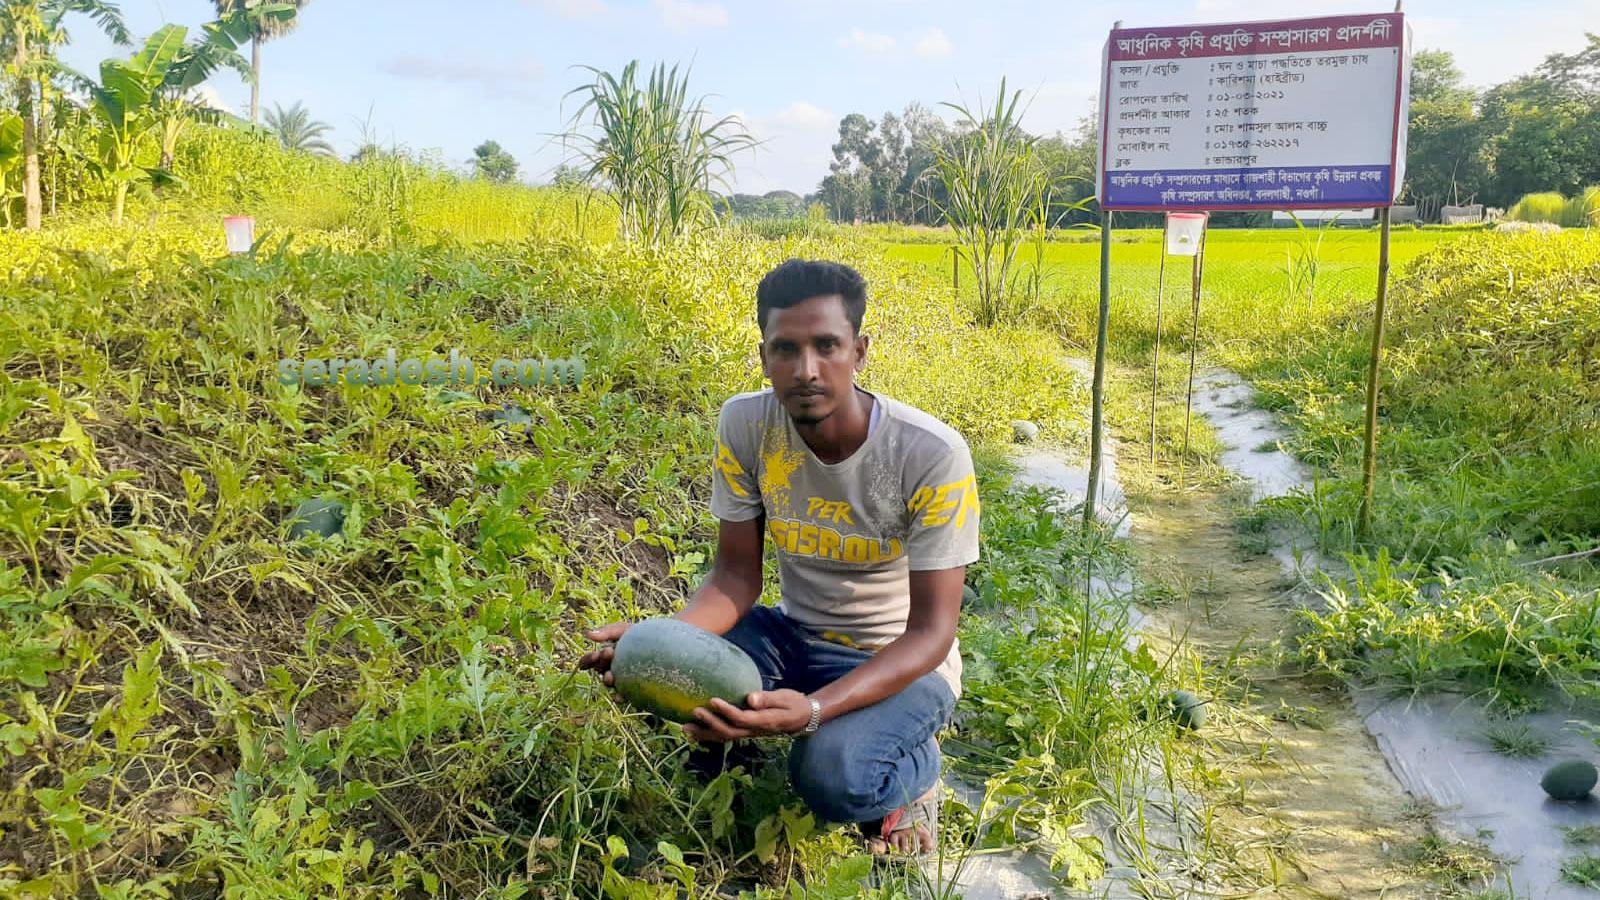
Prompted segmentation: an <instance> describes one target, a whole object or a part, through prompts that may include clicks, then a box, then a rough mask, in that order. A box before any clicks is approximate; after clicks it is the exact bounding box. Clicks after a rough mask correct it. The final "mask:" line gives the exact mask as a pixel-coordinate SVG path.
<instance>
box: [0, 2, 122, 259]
mask: <svg viewBox="0 0 1600 900" xmlns="http://www.w3.org/2000/svg"><path fill="white" fill-rule="evenodd" d="M68 13H78V14H82V15H86V16H88V17H89V18H90V19H92V20H93V21H94V22H95V24H96V25H98V26H99V27H100V29H101V30H102V31H104V32H105V33H106V35H107V36H109V37H110V38H111V39H112V40H113V41H115V42H117V43H118V44H125V43H127V41H128V30H127V27H126V26H125V25H124V24H123V22H122V13H121V12H120V11H119V10H118V8H117V5H116V4H115V3H110V2H105V0H0V45H3V46H4V47H5V51H6V52H5V59H4V60H0V68H3V70H4V73H5V76H6V78H7V80H8V81H11V82H12V85H13V90H14V91H15V93H16V99H17V112H18V113H19V114H20V115H21V118H22V164H23V196H24V198H25V200H24V209H25V213H24V214H25V218H26V222H27V226H28V227H29V228H38V227H39V224H40V219H41V217H42V215H43V204H42V202H41V194H40V190H39V180H40V179H39V124H40V107H41V106H42V105H43V104H45V103H46V102H47V101H48V99H49V96H48V88H49V79H50V77H51V76H52V75H53V74H54V73H55V72H56V71H57V70H58V69H59V66H58V64H57V62H56V59H55V56H54V53H55V50H54V48H55V47H56V46H58V45H60V44H63V43H65V42H66V31H65V29H64V28H63V27H62V24H61V23H62V20H63V19H64V17H65V16H66V15H67V14H68ZM36 89H37V90H39V92H40V95H39V97H38V98H37V99H36V98H35V95H34V92H35V90H36Z"/></svg>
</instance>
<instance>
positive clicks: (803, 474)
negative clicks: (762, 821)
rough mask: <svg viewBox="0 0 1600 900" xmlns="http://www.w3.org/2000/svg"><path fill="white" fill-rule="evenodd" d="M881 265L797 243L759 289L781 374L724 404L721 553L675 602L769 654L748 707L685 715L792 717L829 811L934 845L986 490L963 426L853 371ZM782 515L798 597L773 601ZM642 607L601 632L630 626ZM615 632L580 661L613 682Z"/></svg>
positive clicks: (717, 726) (783, 582) (918, 847)
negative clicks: (809, 252) (869, 277)
mask: <svg viewBox="0 0 1600 900" xmlns="http://www.w3.org/2000/svg"><path fill="white" fill-rule="evenodd" d="M866 302H867V298H866V282H865V281H864V280H863V279H862V277H861V276H860V275H859V274H858V273H857V272H856V271H855V270H853V269H851V268H850V267H848V266H844V265H841V264H838V263H832V262H823V261H805V260H798V259H791V260H788V261H787V262H785V263H783V264H782V265H780V266H778V267H777V268H775V269H773V270H772V271H771V272H768V273H767V275H766V277H764V278H763V279H762V280H761V284H760V286H759V287H758V288H757V290H756V321H757V324H758V325H759V326H760V329H761V343H760V353H761V364H762V368H763V369H764V371H765V373H766V377H767V379H768V380H769V381H770V382H771V387H769V388H764V389H762V390H760V391H752V392H748V393H742V394H737V395H735V396H733V397H731V398H729V399H728V400H727V401H726V402H724V403H723V405H722V411H721V414H720V415H719V417H718V420H717V446H716V455H715V459H714V463H713V472H712V479H713V482H712V491H711V511H712V513H713V514H715V515H716V516H717V518H718V520H719V528H718V535H717V552H716V560H715V562H714V564H713V566H712V569H711V573H710V575H709V576H708V577H707V578H706V580H705V582H704V583H703V584H701V585H700V587H699V589H697V590H696V591H695V593H694V596H693V597H692V598H690V600H689V602H688V604H687V605H686V606H685V607H684V608H683V610H682V611H680V612H679V613H677V614H676V616H675V617H676V618H678V619H681V620H683V621H685V622H689V623H691V624H693V625H697V626H699V627H701V628H704V629H705V630H707V631H710V632H713V633H716V634H720V635H723V636H724V637H726V638H727V639H728V640H730V641H732V642H733V643H735V644H737V645H738V646H739V647H741V648H742V649H743V650H744V651H745V652H746V653H748V654H750V657H751V658H752V659H753V660H755V663H756V666H757V668H758V669H760V671H761V676H762V682H763V688H764V689H763V690H761V691H757V692H755V693H752V694H750V695H749V696H748V697H747V698H746V704H747V706H748V707H749V708H748V709H743V710H742V709H739V708H738V707H736V706H733V705H732V704H729V703H726V702H724V701H722V700H720V699H716V700H713V701H712V702H711V706H710V708H706V707H700V708H697V709H696V710H695V711H694V714H695V716H696V717H697V718H698V720H699V721H698V722H695V723H691V724H688V725H685V726H684V731H685V733H686V734H687V735H688V736H689V737H690V738H692V739H693V740H695V741H698V742H701V743H704V744H712V743H717V742H730V741H736V740H738V739H740V738H750V737H758V736H764V735H781V734H791V735H795V736H796V739H795V740H794V742H793V745H792V746H791V747H790V751H789V775H790V780H791V782H792V784H793V786H794V789H795V791H796V793H798V794H799V795H800V797H801V798H802V799H803V800H804V801H805V802H806V804H807V805H808V806H809V807H810V808H811V809H812V811H813V812H815V813H816V814H817V815H818V816H819V817H820V818H823V819H826V820H829V821H833V822H856V823H860V826H859V827H860V828H861V829H862V832H863V835H864V836H865V837H866V838H867V840H868V844H869V846H870V848H871V850H872V851H873V852H874V853H880V854H882V853H887V852H889V851H891V850H893V851H895V852H900V853H921V852H927V851H929V850H932V849H933V848H934V846H935V839H936V835H937V822H938V818H937V817H938V807H939V800H940V797H939V791H938V785H939V770H940V759H939V745H938V743H937V741H936V740H935V739H934V735H935V734H936V733H937V732H938V731H939V730H940V729H941V728H943V727H944V725H945V723H946V722H947V721H948V720H949V717H950V714H951V711H952V709H953V708H954V706H955V701H956V697H957V696H958V695H959V693H960V690H961V656H960V654H959V652H958V648H957V644H956V620H957V617H958V616H959V614H960V611H961V588H962V582H963V577H964V575H965V572H966V567H967V565H968V564H969V563H972V562H974V561H976V560H977V558H978V513H979V503H978V491H977V484H976V482H975V480H974V477H973V468H972V454H971V452H970V451H969V449H968V447H967V443H966V441H965V440H963V439H962V437H961V435H960V434H959V433H958V432H957V431H956V430H955V429H953V428H951V427H950V426H948V425H946V424H945V423H943V422H941V421H939V420H938V419H936V418H934V417H933V416H931V415H929V414H927V413H925V412H923V411H922V410H919V409H917V408H915V407H912V406H910V405H908V404H905V403H901V402H899V401H897V400H894V399H892V398H890V397H886V396H883V395H882V394H873V393H869V392H867V391H865V390H862V389H861V388H859V387H856V385H855V374H856V373H857V372H859V371H861V369H862V367H863V366H865V365H866V360H867V346H868V343H869V338H868V336H867V335H864V334H862V333H861V320H862V317H863V315H864V313H865V311H866ZM765 535H771V537H772V539H773V542H774V543H775V544H776V545H777V554H778V572H779V583H780V587H781V595H782V599H781V602H780V604H779V605H778V606H777V607H776V608H774V607H770V606H762V605H757V604H756V600H757V598H758V597H759V596H760V594H761V587H762V570H761V558H762V553H763V551H764V546H763V544H764V540H765V537H764V536H765ZM627 627H628V623H626V622H616V623H613V624H610V625H606V626H605V627H603V628H598V629H595V630H593V631H590V632H586V633H585V636H586V637H588V638H589V639H590V640H593V641H597V642H609V641H615V640H617V639H618V638H619V637H621V636H622V634H623V632H624V631H626V630H627ZM611 658H612V650H611V648H610V646H605V647H601V648H600V649H597V650H593V651H590V652H589V653H587V654H585V655H584V657H583V658H582V659H581V660H580V662H579V665H580V666H581V667H583V668H590V669H594V670H596V671H597V672H600V673H602V678H603V680H604V681H605V683H606V684H608V685H609V684H611V683H612V675H611V672H610V664H611Z"/></svg>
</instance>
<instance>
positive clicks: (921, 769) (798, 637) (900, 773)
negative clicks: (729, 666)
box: [723, 604, 955, 822]
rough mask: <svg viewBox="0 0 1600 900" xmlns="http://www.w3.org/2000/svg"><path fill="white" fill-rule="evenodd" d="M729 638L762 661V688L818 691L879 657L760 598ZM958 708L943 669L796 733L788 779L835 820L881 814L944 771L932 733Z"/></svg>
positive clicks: (814, 806)
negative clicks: (817, 631) (824, 634)
mask: <svg viewBox="0 0 1600 900" xmlns="http://www.w3.org/2000/svg"><path fill="white" fill-rule="evenodd" d="M723 637H725V638H727V639H728V640H730V641H732V642H733V643H735V644H737V645H738V646H739V647H740V648H741V649H743V650H744V652H746V653H748V654H750V658H751V659H753V660H755V664H756V668H757V669H760V670H761V682H762V684H761V686H762V688H763V689H764V690H769V691H771V690H777V689H780V688H790V689H792V690H796V691H800V692H801V693H810V692H812V691H814V690H817V689H818V688H820V687H822V686H823V685H825V684H828V683H829V682H832V681H836V680H838V679H839V678H840V677H842V676H843V675H844V674H845V673H847V672H849V671H850V670H851V669H854V668H855V667H856V666H859V665H861V664H862V663H863V662H865V661H866V660H868V659H870V658H871V657H872V654H871V653H869V652H868V651H866V650H857V649H855V648H853V647H846V646H844V645H842V644H836V643H834V642H832V641H827V640H824V639H822V638H820V637H817V636H816V635H814V634H812V633H811V632H809V631H807V630H806V629H805V627H804V626H802V625H800V624H799V623H797V622H795V621H794V620H793V619H790V618H789V617H788V616H786V615H784V614H783V613H782V612H781V611H779V610H778V609H776V608H775V607H771V606H761V605H759V604H758V605H756V606H754V607H751V609H750V612H748V613H746V614H745V616H744V618H742V619H740V620H739V622H738V624H736V625H734V626H733V628H731V629H729V631H728V633H727V634H725V635H723ZM954 708H955V697H954V695H952V694H951V692H950V686H949V685H948V684H946V683H945V680H944V679H943V678H942V677H940V676H939V675H938V674H937V673H935V672H929V673H927V674H926V675H923V676H922V677H920V678H918V679H917V680H916V681H913V682H911V683H910V684H909V685H906V687H905V688H903V689H902V690H901V691H900V692H899V693H898V694H894V695H893V696H890V697H885V698H884V699H882V700H880V701H878V702H877V703H874V704H872V705H871V706H864V707H862V708H861V709H857V710H852V711H851V712H847V713H845V714H844V715H842V716H839V717H838V718H835V719H831V720H829V721H827V722H824V723H823V724H822V726H821V727H820V728H818V729H817V732H816V734H813V735H810V736H805V735H796V736H795V739H794V745H793V746H792V747H791V748H790V750H789V779H790V781H791V783H792V784H793V785H794V790H795V793H797V794H799V795H800V799H802V800H804V801H805V803H806V805H807V806H808V807H810V808H811V811H812V812H814V813H816V815H817V816H818V817H819V818H822V819H825V820H827V821H830V822H868V821H874V820H877V819H881V818H883V817H884V816H886V815H888V814H889V813H890V812H893V811H894V810H895V809H897V808H898V807H901V806H905V805H906V804H908V803H910V802H911V801H912V800H915V799H916V798H917V797H920V796H922V795H923V794H924V793H926V792H927V791H928V789H929V788H931V787H933V785H934V784H935V783H936V782H937V781H938V780H939V745H938V743H937V742H936V741H935V740H934V735H935V734H936V733H938V731H939V729H940V728H942V727H944V724H945V723H946V722H947V721H949V718H950V713H951V712H952V710H953V709H954Z"/></svg>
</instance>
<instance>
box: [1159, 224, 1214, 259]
mask: <svg viewBox="0 0 1600 900" xmlns="http://www.w3.org/2000/svg"><path fill="white" fill-rule="evenodd" d="M1206 217H1207V214H1206V213H1167V252H1168V253H1170V254H1172V255H1173V256H1195V255H1198V254H1199V253H1200V242H1201V241H1203V240H1205V235H1206Z"/></svg>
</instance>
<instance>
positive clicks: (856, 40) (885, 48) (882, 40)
mask: <svg viewBox="0 0 1600 900" xmlns="http://www.w3.org/2000/svg"><path fill="white" fill-rule="evenodd" d="M839 46H841V47H843V48H845V49H846V50H859V51H861V52H862V53H865V54H868V55H869V56H890V55H892V54H893V53H894V52H895V51H896V50H898V49H900V42H899V41H898V40H896V39H895V38H893V37H891V36H889V35H887V34H877V33H875V32H871V31H863V30H862V29H860V28H852V29H850V33H849V34H848V35H846V36H844V37H842V38H840V39H839Z"/></svg>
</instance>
